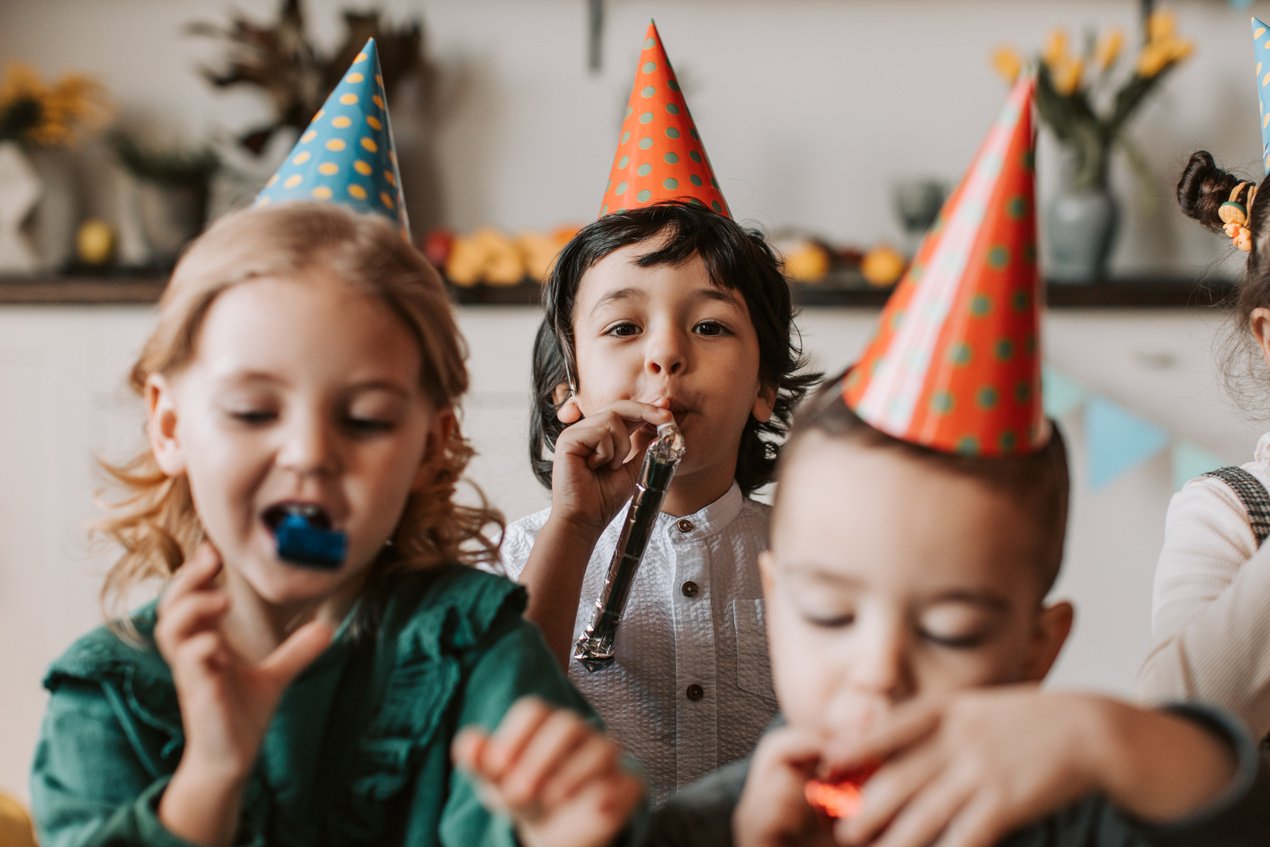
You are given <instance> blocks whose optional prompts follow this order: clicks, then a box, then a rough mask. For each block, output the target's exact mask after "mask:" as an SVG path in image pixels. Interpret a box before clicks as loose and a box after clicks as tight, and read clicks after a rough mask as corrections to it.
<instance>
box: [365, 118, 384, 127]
mask: <svg viewBox="0 0 1270 847" xmlns="http://www.w3.org/2000/svg"><path fill="white" fill-rule="evenodd" d="M366 123H368V124H370V128H371V129H383V128H384V125H383V123H381V122H380V120H379V118H377V117H375V116H374V115H367V116H366Z"/></svg>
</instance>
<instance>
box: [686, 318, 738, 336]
mask: <svg viewBox="0 0 1270 847" xmlns="http://www.w3.org/2000/svg"><path fill="white" fill-rule="evenodd" d="M692 330H693V332H695V333H697V334H698V335H708V336H717V335H729V334H731V332H732V330H730V329H728V327H727V326H726V325H725V324H722V323H720V322H718V321H701V322H700V323H698V324H697V325H696V326H694V327H693V328H692Z"/></svg>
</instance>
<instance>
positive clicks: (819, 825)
mask: <svg viewBox="0 0 1270 847" xmlns="http://www.w3.org/2000/svg"><path fill="white" fill-rule="evenodd" d="M824 744H825V742H824V739H823V738H822V737H820V736H818V735H813V734H811V733H808V732H804V731H802V730H799V729H795V728H794V727H790V726H784V727H781V728H780V729H776V730H773V731H771V732H769V733H767V735H765V736H763V739H762V740H761V741H760V742H759V745H758V747H757V748H756V749H755V751H754V756H753V758H752V759H751V761H750V770H749V775H748V776H747V777H746V780H745V789H744V790H743V791H742V792H741V799H740V801H739V802H738V803H737V807H736V811H735V812H734V813H733V815H732V838H733V840H734V841H735V842H736V844H737V847H777V845H785V844H806V845H832V844H833V843H834V842H833V838H832V835H831V831H830V828H829V825H828V823H827V821H826V820H825V819H824V818H822V817H821V816H820V815H818V814H817V813H816V812H815V811H814V810H813V809H812V808H811V807H810V806H808V805H807V800H806V795H805V790H806V786H807V780H809V779H811V778H812V777H813V776H815V774H816V770H817V766H818V765H819V763H820V753H821V750H822V749H823V748H824Z"/></svg>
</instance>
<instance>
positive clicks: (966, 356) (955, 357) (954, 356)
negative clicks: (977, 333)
mask: <svg viewBox="0 0 1270 847" xmlns="http://www.w3.org/2000/svg"><path fill="white" fill-rule="evenodd" d="M970 358H971V356H970V345H969V344H967V343H965V342H964V341H959V342H957V343H956V344H954V345H953V346H951V347H949V348H948V359H949V361H951V362H952V363H953V364H954V365H968V364H970Z"/></svg>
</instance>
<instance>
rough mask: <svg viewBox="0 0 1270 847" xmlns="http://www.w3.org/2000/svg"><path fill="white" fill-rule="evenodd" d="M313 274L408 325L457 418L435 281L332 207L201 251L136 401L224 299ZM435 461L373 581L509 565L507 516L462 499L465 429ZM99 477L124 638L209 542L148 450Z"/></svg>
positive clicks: (114, 600)
mask: <svg viewBox="0 0 1270 847" xmlns="http://www.w3.org/2000/svg"><path fill="white" fill-rule="evenodd" d="M316 270H321V272H322V273H325V274H330V275H332V276H334V277H335V278H336V279H338V280H340V281H342V282H343V283H345V284H347V285H349V286H351V287H352V288H353V289H354V290H357V291H361V292H364V293H365V294H367V295H370V296H374V297H377V298H379V299H380V300H381V301H382V303H383V304H384V305H385V306H387V307H388V309H389V310H390V311H392V313H393V314H395V315H396V316H397V317H398V318H400V320H401V321H402V323H403V324H404V325H405V326H406V327H407V328H408V329H409V331H410V333H411V335H412V336H413V337H414V339H415V341H416V342H417V343H418V345H419V348H420V351H421V352H422V371H421V376H420V383H421V387H422V388H423V391H424V393H425V396H426V397H427V398H428V400H429V401H430V402H431V403H432V404H433V406H434V408H437V409H446V408H448V409H454V410H455V412H456V414H457V411H458V406H459V401H460V400H461V398H462V396H463V394H464V392H465V391H466V390H467V387H468V374H467V366H466V363H465V361H466V358H467V349H466V345H465V343H464V341H463V338H462V336H461V335H460V334H459V330H458V326H457V324H456V323H455V318H454V314H453V310H452V308H451V306H450V301H449V297H448V295H447V293H446V291H445V288H444V286H443V284H442V282H441V279H440V277H439V276H438V275H437V272H436V271H435V270H434V269H433V268H432V266H431V265H430V264H428V262H427V261H426V260H425V259H424V258H423V257H422V256H421V255H420V254H419V253H418V251H416V250H415V249H414V248H413V247H411V246H410V245H409V243H407V242H406V240H405V239H403V238H402V237H401V234H400V233H399V232H398V231H397V230H396V229H395V228H394V227H393V226H392V225H391V224H390V223H389V222H388V221H387V220H386V219H382V218H380V217H378V216H375V215H368V214H356V213H354V212H352V211H350V210H348V209H345V208H342V207H339V206H336V205H333V204H325V203H286V204H281V205H278V206H261V207H256V208H252V209H247V210H243V211H239V212H234V213H231V214H229V215H226V216H225V217H224V218H222V219H221V220H219V221H217V222H216V223H215V224H214V225H213V226H212V227H210V228H209V229H208V230H207V232H205V233H204V234H203V235H202V236H200V237H199V238H198V239H197V240H195V241H194V242H193V243H192V244H191V245H190V246H189V247H188V248H187V249H186V251H185V252H184V253H183V255H182V256H181V259H180V261H179V262H178V263H177V266H176V268H175V269H174V270H173V272H172V278H171V280H170V281H169V283H168V286H167V289H166V290H165V291H164V294H163V297H162V299H161V300H160V302H159V316H158V322H157V324H156V326H155V329H154V330H153V332H152V333H151V335H150V337H149V339H148V340H147V341H146V343H145V345H144V347H143V348H142V352H141V355H140V357H139V358H138V359H137V361H136V363H135V364H134V365H133V368H132V371H131V374H130V377H129V385H130V387H131V389H132V390H133V391H134V392H136V393H137V394H138V395H139V396H142V397H144V396H145V393H146V387H147V384H148V383H149V380H150V378H151V377H152V376H156V375H159V376H166V375H175V374H179V373H180V372H181V371H182V369H184V368H185V367H186V366H187V365H189V364H190V363H191V362H192V361H193V360H194V359H195V357H196V355H197V345H198V333H199V328H200V326H201V325H202V322H203V319H204V317H205V316H206V315H207V312H208V310H209V309H210V308H211V306H212V303H213V302H214V301H215V300H216V298H217V297H218V296H219V295H220V294H221V293H223V292H224V291H226V290H227V289H229V288H231V287H233V286H235V285H240V284H242V283H244V282H247V281H250V280H253V279H258V278H262V277H273V276H278V277H290V278H298V277H302V276H304V275H305V274H308V273H313V272H314V271H316ZM432 449H433V450H434V451H436V453H435V454H434V457H433V459H432V467H433V468H434V470H435V476H434V477H433V479H432V480H431V482H430V483H429V484H427V485H425V486H424V487H423V489H421V490H420V491H417V492H415V493H413V494H411V495H410V496H409V497H408V499H407V501H406V504H405V508H404V509H403V512H402V518H401V520H400V522H399V523H398V525H397V528H396V530H395V531H394V533H393V536H392V544H391V548H390V549H391V554H390V555H381V556H380V558H379V560H378V561H377V562H376V564H375V566H374V568H373V569H372V572H371V577H372V579H375V580H379V579H380V578H381V577H382V576H386V575H388V574H389V573H395V572H400V571H403V570H407V571H408V570H421V569H426V568H429V567H432V566H435V565H438V564H442V563H446V562H457V563H462V564H467V565H475V564H478V563H494V562H496V561H497V559H498V542H497V541H496V540H495V539H496V538H497V537H498V535H500V534H501V532H502V529H503V526H504V521H503V516H502V514H501V513H500V512H499V511H498V510H496V509H494V508H493V507H492V506H490V504H489V503H488V501H487V500H486V499H485V496H484V494H483V493H481V491H480V489H479V488H477V487H476V485H475V484H474V483H470V484H471V486H472V488H473V489H474V491H475V495H476V501H477V502H476V504H475V505H464V504H461V503H459V502H456V499H455V494H456V488H457V486H458V484H459V482H460V481H462V479H463V473H464V471H465V470H466V468H467V465H468V462H469V460H470V459H471V457H472V455H473V450H472V447H471V444H470V443H469V442H468V441H467V439H466V438H465V437H464V436H463V432H462V428H461V426H460V423H459V421H458V419H457V417H456V420H455V422H454V425H453V427H452V428H451V429H450V435H449V438H448V440H447V441H446V442H445V443H442V444H437V445H434V446H433V448H432ZM100 464H101V466H102V467H103V468H104V470H105V471H106V473H107V474H108V476H109V477H110V478H111V479H112V480H113V481H114V482H115V483H117V484H118V485H119V486H120V487H122V488H123V489H124V491H125V494H124V495H123V496H122V497H120V498H119V499H118V500H116V501H114V502H111V503H107V504H104V505H105V506H106V508H108V509H109V510H110V513H109V514H108V515H107V516H106V517H105V518H104V519H102V520H101V521H99V522H98V523H97V524H96V525H95V530H96V531H97V532H98V533H99V534H100V535H102V536H104V537H106V538H108V539H110V540H113V541H114V542H116V543H117V544H118V545H119V546H120V547H121V548H122V551H123V552H122V554H121V555H120V556H119V558H118V560H117V561H116V562H115V564H114V566H113V567H112V568H111V569H110V571H109V573H108V574H107V575H106V580H105V584H104V585H103V587H102V591H101V603H102V608H103V611H104V612H105V614H106V618H107V620H110V621H115V622H121V625H122V626H123V628H124V630H125V632H126V630H127V619H126V617H124V616H123V615H121V614H120V612H122V611H123V610H122V609H120V608H119V607H120V606H121V605H122V604H123V603H124V602H126V599H127V595H128V593H129V592H130V591H131V590H132V588H133V587H134V586H136V585H138V584H140V583H142V582H144V581H147V580H151V579H166V578H167V577H169V576H171V575H172V574H173V573H175V572H176V570H177V569H178V568H180V567H181V564H182V563H183V562H184V561H186V560H187V559H188V558H189V557H190V556H191V555H192V554H193V552H194V550H195V548H196V547H197V546H198V545H199V543H201V542H202V541H203V539H204V531H203V527H202V524H201V522H200V520H199V517H198V514H197V513H196V511H195V508H194V502H193V499H192V497H191V494H190V487H189V483H188V481H187V479H186V478H185V477H184V476H180V477H169V476H168V475H166V474H165V473H164V472H163V471H162V470H161V469H160V468H159V465H158V462H157V461H156V459H155V457H154V455H153V454H152V453H151V452H150V451H149V450H148V449H147V450H145V451H143V452H141V453H139V454H137V455H136V456H134V457H133V458H132V459H131V460H129V461H127V462H123V463H120V464H112V463H110V462H107V461H105V460H100ZM491 527H492V528H493V531H492V532H491V531H487V530H490V529H491ZM121 619H122V621H121Z"/></svg>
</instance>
